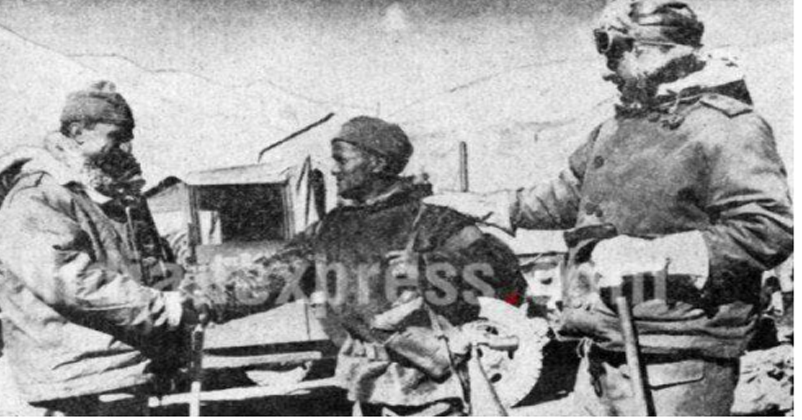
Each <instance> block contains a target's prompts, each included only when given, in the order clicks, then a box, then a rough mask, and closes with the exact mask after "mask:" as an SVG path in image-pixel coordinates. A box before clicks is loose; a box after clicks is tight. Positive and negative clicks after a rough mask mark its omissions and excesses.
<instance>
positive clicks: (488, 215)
mask: <svg viewBox="0 0 802 420" xmlns="http://www.w3.org/2000/svg"><path fill="white" fill-rule="evenodd" d="M511 202H512V199H511V197H510V192H508V191H498V192H495V193H490V194H481V195H480V194H471V193H456V192H451V193H444V194H439V195H433V196H430V197H426V198H424V199H423V203H424V204H427V205H431V206H439V207H446V208H449V209H451V210H454V211H456V212H457V213H460V214H462V215H463V216H466V217H469V218H471V219H474V220H477V221H479V222H482V223H484V224H487V225H491V226H496V227H498V228H499V229H502V230H504V231H505V232H507V233H512V232H514V229H513V226H512V222H511V221H510V216H511V215H510V209H509V205H510V203H511Z"/></svg>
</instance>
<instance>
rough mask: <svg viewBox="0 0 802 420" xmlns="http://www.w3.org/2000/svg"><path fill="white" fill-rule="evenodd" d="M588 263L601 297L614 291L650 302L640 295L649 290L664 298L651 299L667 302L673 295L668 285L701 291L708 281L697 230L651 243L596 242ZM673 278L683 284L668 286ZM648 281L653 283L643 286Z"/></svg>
mask: <svg viewBox="0 0 802 420" xmlns="http://www.w3.org/2000/svg"><path fill="white" fill-rule="evenodd" d="M591 261H592V262H593V264H594V271H595V273H596V279H597V281H598V283H597V286H598V287H599V289H601V291H602V292H603V293H602V294H603V295H604V292H605V289H607V290H610V289H615V290H616V291H617V292H623V293H627V294H633V295H635V296H640V297H642V298H644V299H649V298H651V297H650V296H644V294H643V292H644V291H645V290H652V291H654V293H655V294H661V293H663V296H653V297H654V298H658V299H663V300H669V299H668V297H669V295H672V294H674V293H668V292H669V287H670V286H672V287H673V286H682V288H683V289H687V288H689V287H690V288H694V289H696V290H697V291H699V290H701V289H702V288H703V287H704V284H705V281H706V280H707V276H708V264H709V261H708V254H707V247H706V245H705V242H704V239H703V238H702V236H701V233H699V232H696V231H694V232H687V233H681V234H674V235H667V236H664V237H662V238H658V239H654V240H647V239H641V238H634V237H631V236H616V237H615V238H611V239H607V240H604V241H601V242H599V244H598V245H596V247H595V248H594V250H593V253H592V255H591ZM672 279H673V281H677V280H682V281H683V284H682V285H673V284H672V285H669V284H668V283H667V282H668V281H669V280H672ZM650 281H651V282H654V283H653V284H646V283H647V282H650ZM659 282H663V283H662V284H659ZM672 291H676V290H672ZM633 303H637V302H633Z"/></svg>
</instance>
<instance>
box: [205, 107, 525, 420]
mask: <svg viewBox="0 0 802 420" xmlns="http://www.w3.org/2000/svg"><path fill="white" fill-rule="evenodd" d="M332 151H333V153H332V155H333V158H334V161H335V169H334V171H333V173H334V175H335V177H336V178H337V188H338V194H339V197H340V198H341V203H340V205H339V206H338V207H337V208H335V209H334V210H332V211H331V212H330V213H328V214H327V215H326V216H325V217H324V218H323V219H322V220H321V222H319V223H318V224H316V225H313V226H312V227H310V229H308V231H307V232H306V233H305V234H303V235H301V236H300V237H298V238H296V239H295V240H294V241H293V242H292V243H291V244H290V245H289V246H288V247H287V248H286V249H285V250H284V251H283V252H280V253H279V254H277V255H275V256H273V257H271V258H267V259H264V260H262V261H261V264H260V267H259V268H258V269H256V270H255V272H252V273H249V274H248V273H245V274H243V273H241V274H243V278H240V279H239V281H245V282H250V283H251V284H252V285H253V289H252V290H251V291H252V293H243V292H242V290H243V289H241V288H239V289H237V286H236V285H234V288H235V289H237V290H240V292H239V293H238V294H239V295H240V296H245V295H248V296H251V299H253V303H254V305H253V306H251V307H245V308H243V307H241V306H240V307H239V308H229V309H231V310H232V311H234V312H237V311H239V313H243V312H253V311H258V310H264V309H266V308H269V307H272V306H274V305H276V304H280V303H283V302H284V301H286V299H287V298H288V297H289V296H291V295H295V296H300V295H301V294H300V289H305V292H306V293H310V292H311V294H312V301H313V302H314V303H315V304H316V307H317V308H318V312H319V313H320V318H321V320H322V323H323V325H324V327H325V328H326V331H327V332H328V333H329V335H330V336H331V337H332V338H333V340H334V341H335V343H337V344H338V345H339V346H340V353H339V356H338V360H337V376H338V378H339V379H340V380H341V381H342V385H343V386H344V387H345V388H346V389H347V391H348V398H349V399H350V400H352V401H354V402H355V403H356V404H355V408H356V409H357V410H358V411H360V412H362V414H372V413H375V414H378V413H380V412H382V411H383V412H385V413H392V414H396V415H413V414H415V415H444V414H460V413H464V412H465V411H466V408H467V407H465V392H466V391H467V389H466V388H465V387H466V386H467V385H468V384H467V383H466V382H465V380H466V378H465V361H466V360H467V358H468V341H469V339H468V338H467V335H468V334H469V332H466V331H463V330H462V326H463V325H465V324H466V323H468V322H470V321H473V320H475V319H476V318H477V315H478V313H479V306H478V302H477V297H480V296H489V297H496V298H500V299H504V300H506V301H507V302H509V303H512V304H519V303H520V302H521V301H522V299H523V296H524V288H525V281H524V279H523V277H522V276H521V274H520V272H519V270H518V264H517V259H516V257H515V255H514V254H513V253H512V252H511V250H510V249H509V248H508V247H506V245H504V244H503V243H501V242H500V241H499V240H497V239H495V238H494V237H492V236H489V235H486V234H484V233H483V232H482V231H480V230H479V229H478V228H477V227H476V226H475V224H474V223H473V222H472V221H471V220H470V219H468V218H466V217H464V216H462V215H460V214H458V213H456V212H453V211H451V210H448V209H444V208H430V207H426V206H423V205H422V204H421V199H422V198H423V197H425V196H427V195H429V194H430V193H431V192H430V187H429V185H421V184H415V183H413V182H412V181H411V180H410V179H407V178H402V177H399V175H398V174H399V173H400V172H401V171H402V170H403V168H404V167H405V165H406V163H407V161H408V159H409V157H410V155H411V154H412V145H411V143H410V142H409V140H408V139H407V136H406V134H405V133H404V132H403V131H402V130H401V128H399V127H398V126H397V125H395V124H389V123H386V122H384V121H382V120H379V119H376V118H371V117H357V118H354V119H352V120H350V121H348V122H347V123H346V124H344V125H343V127H342V130H341V132H340V134H339V135H338V136H337V137H336V138H335V139H334V140H332ZM259 295H261V296H262V297H261V299H260V298H256V296H259ZM221 308H222V307H220V306H218V307H217V309H218V312H220V311H221ZM446 343H448V344H449V345H448V346H447V345H446Z"/></svg>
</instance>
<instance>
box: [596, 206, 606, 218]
mask: <svg viewBox="0 0 802 420" xmlns="http://www.w3.org/2000/svg"><path fill="white" fill-rule="evenodd" d="M596 217H598V218H600V219H601V218H602V217H604V210H602V209H601V208H598V209H596Z"/></svg>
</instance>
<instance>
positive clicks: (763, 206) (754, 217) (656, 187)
mask: <svg viewBox="0 0 802 420" xmlns="http://www.w3.org/2000/svg"><path fill="white" fill-rule="evenodd" d="M706 76H707V73H705V72H704V71H703V72H702V73H700V74H699V75H691V76H690V77H689V78H688V79H682V80H680V81H679V82H677V83H676V85H677V86H679V87H678V88H677V89H662V90H661V92H662V94H663V95H664V96H663V99H664V101H663V102H661V103H659V104H658V105H655V106H653V107H646V108H641V109H637V108H620V109H619V110H618V113H617V115H616V116H615V117H614V118H612V119H610V120H608V121H606V122H604V123H602V124H601V125H600V126H598V127H597V128H596V129H595V130H593V132H592V133H591V135H590V136H589V138H588V139H587V141H586V142H585V143H584V144H582V145H581V146H580V147H579V149H578V150H576V151H575V152H574V153H573V154H572V155H571V157H570V159H569V165H568V168H566V169H565V170H564V171H562V172H561V174H560V175H559V177H557V178H556V179H555V180H552V181H549V182H546V183H543V184H540V185H537V186H535V187H532V188H528V189H521V190H517V191H507V192H503V191H502V192H498V193H494V194H490V195H488V196H487V197H484V199H485V200H486V201H487V202H498V203H502V204H501V205H500V206H498V205H497V206H496V210H495V212H494V214H492V215H491V216H490V217H489V218H488V221H489V222H490V223H495V224H498V225H501V226H506V227H512V228H529V229H571V228H576V227H582V226H590V225H598V224H604V223H609V224H612V225H614V226H615V228H616V229H617V231H618V233H619V234H622V235H630V236H635V237H644V238H661V239H663V240H668V241H672V242H673V243H674V244H675V245H677V246H679V247H684V254H683V255H684V258H685V259H688V260H696V262H698V263H700V264H702V265H703V266H706V267H707V271H708V277H707V278H706V281H704V283H703V286H702V287H701V290H700V289H698V288H696V287H692V286H689V285H688V284H689V283H682V282H678V283H676V284H675V283H672V277H671V276H669V282H668V290H667V291H668V294H669V297H670V299H652V300H647V301H645V302H640V303H637V304H636V305H635V306H634V309H633V312H634V317H635V319H636V328H637V331H638V335H639V340H640V344H641V346H642V348H643V350H644V352H647V353H673V354H677V353H683V352H687V353H696V354H701V355H703V356H710V357H728V358H729V357H738V356H740V355H741V353H742V352H743V351H744V349H745V346H746V343H747V341H748V340H749V338H750V336H751V335H752V332H753V331H754V329H755V324H756V320H757V317H758V303H759V290H760V282H761V273H762V272H763V271H764V270H767V269H770V268H772V267H774V266H776V265H777V264H779V263H781V262H783V261H784V260H785V259H786V258H787V257H788V256H789V254H790V253H791V252H792V249H793V243H792V242H793V221H792V214H791V203H790V197H789V191H788V186H787V183H786V172H785V169H784V167H783V163H782V161H781V159H780V157H779V155H778V153H777V150H776V145H775V141H774V137H773V135H772V130H771V128H770V127H769V125H768V124H767V123H766V121H764V120H763V118H761V117H760V116H759V115H758V114H757V113H756V112H755V111H754V110H753V108H752V106H751V105H750V103H751V101H750V99H749V97H748V94H746V92H747V91H746V88H745V85H744V84H743V81H742V80H733V81H727V83H722V84H712V83H693V82H694V80H697V79H698V80H703V79H704V78H705V77H706ZM670 270H671V266H670V265H669V275H671V271H670ZM571 272H572V273H573V274H574V275H572V276H570V278H569V279H567V282H568V285H567V287H566V291H567V295H568V296H567V299H566V302H567V303H568V305H567V307H566V308H565V311H564V320H563V321H564V325H563V327H564V332H568V333H570V334H574V335H579V336H586V337H590V338H592V339H593V341H594V342H595V344H597V345H598V346H600V347H602V348H604V349H607V350H614V351H620V350H622V349H623V344H622V337H621V334H620V327H619V325H618V317H617V315H616V313H615V312H614V311H613V309H612V308H610V307H609V306H608V305H606V304H605V303H603V300H602V299H600V298H599V294H598V292H596V291H594V290H593V287H592V286H591V285H589V283H591V282H592V280H590V279H589V277H588V276H584V275H582V273H583V270H582V269H580V267H574V270H572V271H571ZM675 279H676V280H681V279H679V278H675Z"/></svg>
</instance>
